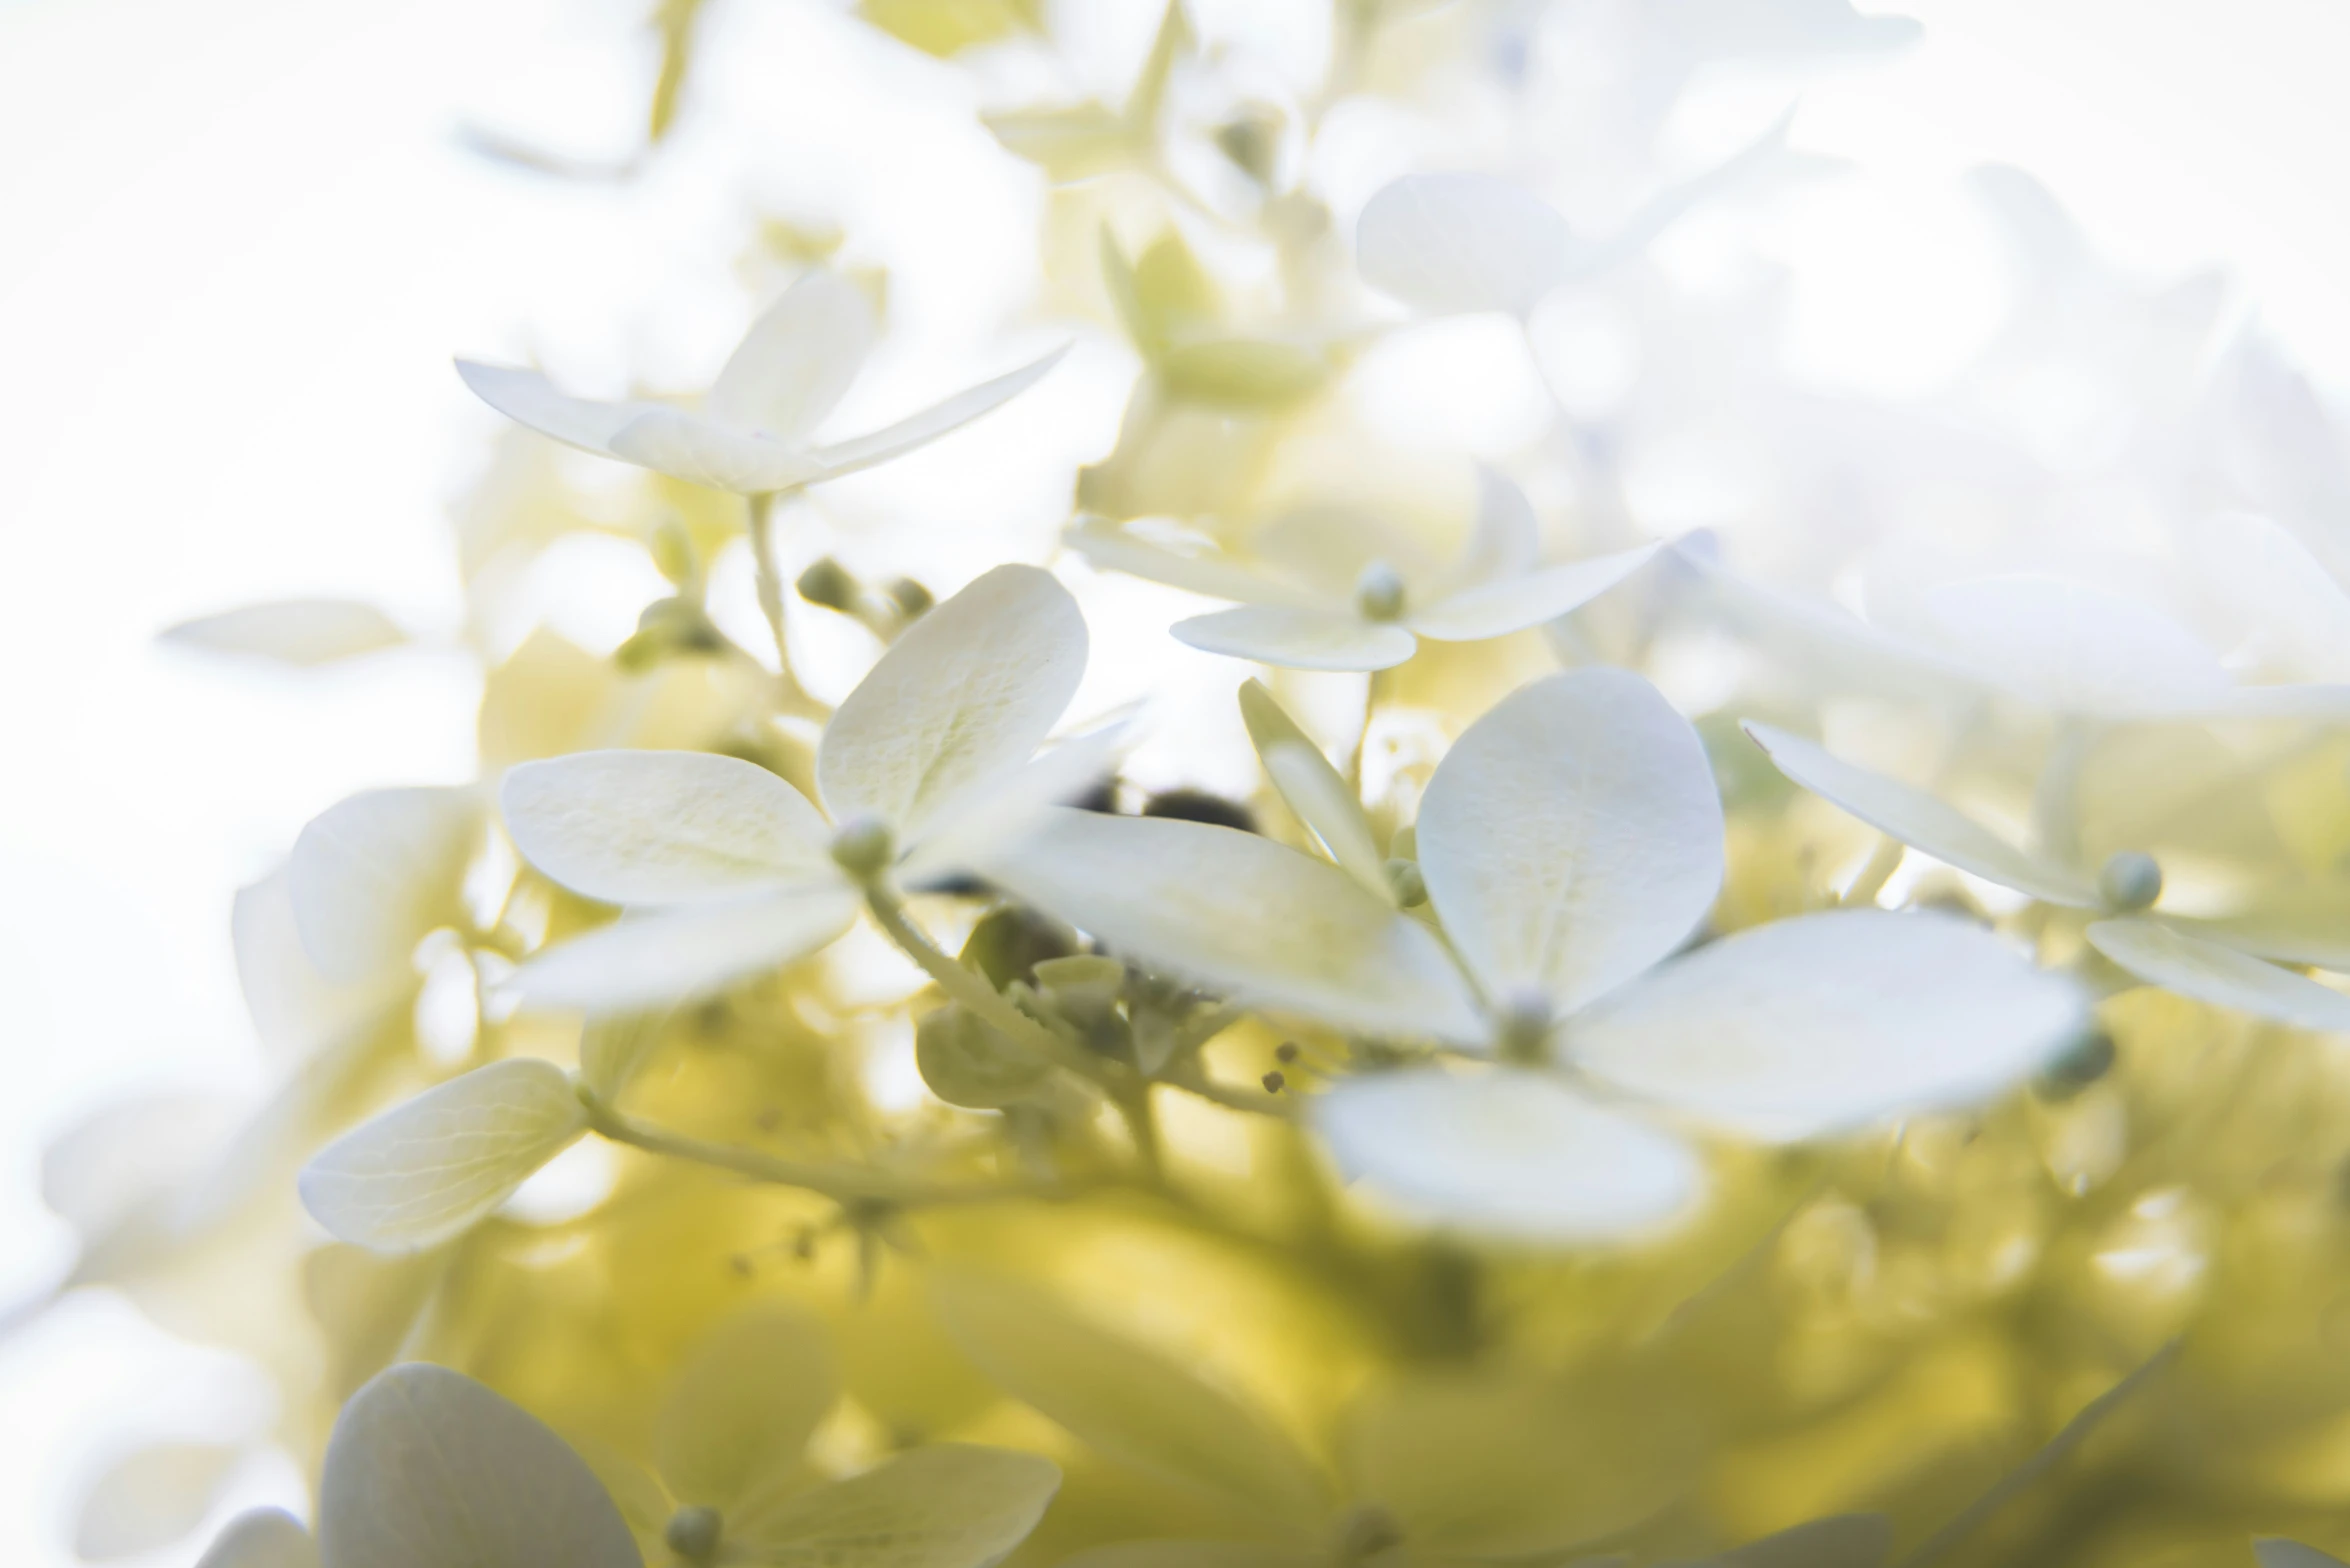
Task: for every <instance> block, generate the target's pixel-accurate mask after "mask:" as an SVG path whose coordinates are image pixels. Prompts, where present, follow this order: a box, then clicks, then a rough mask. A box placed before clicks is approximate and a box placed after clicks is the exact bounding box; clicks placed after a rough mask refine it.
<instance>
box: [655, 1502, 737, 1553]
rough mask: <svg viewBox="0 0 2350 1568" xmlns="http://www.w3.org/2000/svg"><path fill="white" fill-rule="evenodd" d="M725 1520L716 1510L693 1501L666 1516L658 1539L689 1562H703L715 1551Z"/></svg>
mask: <svg viewBox="0 0 2350 1568" xmlns="http://www.w3.org/2000/svg"><path fill="white" fill-rule="evenodd" d="M723 1523H724V1521H723V1520H721V1519H720V1518H719V1515H718V1510H717V1509H715V1508H706V1507H703V1506H702V1505H700V1504H698V1503H697V1504H695V1505H694V1506H692V1507H690V1508H680V1509H679V1510H678V1511H677V1512H676V1513H674V1514H671V1515H670V1516H669V1525H668V1527H667V1528H666V1529H664V1530H663V1531H662V1532H661V1539H662V1541H663V1542H664V1543H666V1544H667V1546H668V1547H669V1549H670V1550H671V1551H673V1552H675V1553H676V1554H677V1555H678V1556H680V1557H682V1558H684V1559H685V1560H686V1561H687V1562H689V1563H706V1562H709V1561H710V1560H711V1559H712V1558H714V1557H716V1556H717V1555H718V1536H719V1531H720V1528H721V1526H722V1525H723Z"/></svg>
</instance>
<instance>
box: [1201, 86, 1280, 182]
mask: <svg viewBox="0 0 2350 1568" xmlns="http://www.w3.org/2000/svg"><path fill="white" fill-rule="evenodd" d="M1216 146H1217V147H1218V148H1219V149H1220V150H1221V151H1222V152H1223V154H1224V156H1225V157H1227V158H1230V159H1231V160H1232V162H1233V164H1234V165H1235V166H1236V167H1237V168H1239V169H1240V170H1241V172H1242V173H1244V174H1246V175H1247V176H1248V177H1249V178H1250V179H1252V180H1255V181H1256V182H1257V183H1258V184H1259V185H1270V184H1272V183H1273V171H1274V169H1275V167H1276V166H1277V164H1278V163H1279V161H1280V156H1281V111H1280V110H1278V109H1276V108H1274V107H1273V106H1272V105H1270V104H1261V103H1252V104H1249V105H1247V106H1246V107H1244V108H1243V109H1242V110H1241V111H1240V113H1238V114H1237V115H1235V116H1233V117H1232V118H1231V119H1229V120H1227V121H1225V122H1224V123H1223V124H1222V125H1219V126H1217V127H1216Z"/></svg>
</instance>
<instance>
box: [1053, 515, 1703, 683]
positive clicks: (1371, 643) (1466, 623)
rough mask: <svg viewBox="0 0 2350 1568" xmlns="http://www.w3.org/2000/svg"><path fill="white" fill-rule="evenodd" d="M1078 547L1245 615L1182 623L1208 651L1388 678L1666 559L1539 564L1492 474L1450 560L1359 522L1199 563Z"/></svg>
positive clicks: (1119, 540)
mask: <svg viewBox="0 0 2350 1568" xmlns="http://www.w3.org/2000/svg"><path fill="white" fill-rule="evenodd" d="M1069 543H1070V544H1071V545H1072V546H1073V547H1074V548H1075V549H1076V550H1077V551H1078V552H1079V553H1080V554H1082V555H1084V556H1085V557H1086V559H1087V560H1089V561H1091V562H1092V563H1093V564H1094V565H1096V566H1100V567H1106V568H1110V569H1113V570H1116V571H1122V572H1127V573H1130V574H1131V575H1133V576H1136V577H1146V578H1149V579H1151V580H1152V581H1154V582H1163V583H1166V584H1168V585H1170V586H1172V587H1176V588H1183V589H1188V590H1190V591H1191V592H1194V593H1204V594H1210V595H1213V596H1215V597H1217V598H1222V599H1235V600H1238V601H1240V603H1239V607H1238V608H1236V609H1230V610H1219V611H1216V612H1215V613H1213V614H1210V615H1197V616H1193V617H1192V618H1191V619H1189V620H1185V621H1178V622H1177V623H1176V624H1175V627H1174V632H1175V635H1176V637H1178V638H1179V639H1181V640H1182V641H1184V642H1186V643H1189V644H1190V645H1191V646H1192V647H1194V648H1200V649H1204V650H1206V651H1207V652H1209V653H1222V654H1230V655H1232V656H1233V657H1236V658H1242V659H1254V660H1255V661H1256V662H1258V663H1259V664H1271V665H1278V666H1281V667H1283V668H1287V669H1297V670H1384V669H1388V668H1391V667H1392V666H1394V665H1398V664H1401V663H1403V662H1404V661H1405V660H1406V659H1409V658H1410V657H1411V656H1412V654H1413V653H1414V652H1415V651H1416V650H1417V649H1418V647H1419V639H1420V638H1422V637H1430V638H1434V639H1435V640H1436V641H1438V642H1482V641H1484V640H1485V639H1487V638H1490V637H1502V636H1506V635H1508V634H1509V633H1511V632H1518V631H1524V630H1526V629H1527V628H1528V627H1531V626H1539V625H1541V624H1542V623H1543V622H1545V621H1552V620H1556V619H1557V618H1558V617H1560V616H1562V615H1565V614H1567V613H1568V612H1569V611H1571V610H1574V609H1577V608H1579V607H1581V606H1582V605H1584V604H1586V603H1588V602H1590V601H1591V600H1593V599H1595V598H1597V597H1598V596H1599V595H1601V594H1603V593H1605V592H1607V591H1608V590H1609V589H1610V588H1613V587H1614V586H1615V585H1616V584H1617V583H1619V582H1621V581H1623V580H1624V579H1625V578H1626V577H1628V576H1630V575H1631V574H1632V573H1633V572H1634V571H1636V570H1638V569H1639V568H1640V567H1641V566H1642V565H1643V564H1645V563H1646V562H1647V560H1648V558H1649V557H1650V556H1651V555H1653V554H1655V553H1656V550H1657V546H1655V545H1640V546H1637V547H1635V548H1633V549H1629V550H1619V551H1616V552H1615V553H1613V554H1610V555H1601V556H1594V557H1592V558H1591V559H1589V560H1584V561H1567V562H1563V563H1560V564H1556V565H1551V566H1541V565H1538V564H1536V563H1537V556H1538V553H1539V546H1540V541H1539V538H1538V525H1537V524H1536V522H1535V518H1534V511H1533V508H1532V507H1531V506H1529V505H1528V504H1527V502H1526V497H1525V493H1524V492H1523V491H1521V490H1520V489H1519V488H1518V487H1517V486H1516V485H1515V484H1513V483H1511V482H1510V480H1508V479H1507V478H1505V477H1504V476H1502V475H1501V474H1498V473H1495V472H1493V471H1492V470H1490V469H1488V470H1485V471H1483V472H1482V473H1481V474H1480V476H1479V489H1478V507H1477V519H1476V524H1475V527H1474V528H1473V529H1472V531H1471V533H1470V537H1469V541H1468V544H1467V546H1466V547H1465V548H1464V549H1463V550H1462V552H1461V554H1460V556H1459V557H1458V558H1457V559H1456V560H1454V561H1452V562H1451V563H1449V564H1438V563H1435V562H1432V561H1428V560H1425V559H1423V558H1422V557H1421V556H1420V554H1419V552H1417V551H1416V550H1414V549H1413V548H1411V547H1410V546H1408V545H1406V544H1405V543H1404V542H1403V541H1401V540H1398V539H1393V538H1389V537H1387V536H1386V535H1385V533H1384V532H1383V531H1382V530H1380V529H1379V528H1378V527H1376V526H1375V525H1373V524H1371V523H1369V522H1367V521H1365V520H1363V519H1361V518H1357V517H1354V516H1352V515H1349V514H1343V513H1334V512H1329V511H1309V512H1300V513H1294V514H1292V515H1291V516H1289V517H1287V518H1284V519H1283V520H1281V521H1280V522H1278V523H1275V524H1273V525H1272V526H1271V527H1269V528H1267V529H1266V530H1264V532H1263V533H1262V534H1261V535H1260V536H1259V538H1258V540H1257V541H1256V558H1255V559H1254V560H1251V561H1249V562H1246V563H1243V562H1239V561H1234V560H1229V559H1216V558H1207V557H1189V556H1184V555H1179V554H1177V553H1176V552H1174V551H1172V550H1168V549H1164V548H1161V547H1159V546H1157V545H1154V544H1150V543H1148V542H1146V541H1144V540H1141V539H1139V538H1137V537H1135V536H1134V535H1132V534H1130V533H1127V532H1125V531H1123V530H1120V529H1116V528H1109V527H1102V526H1083V527H1080V528H1078V529H1076V530H1073V531H1072V532H1071V534H1070V536H1069Z"/></svg>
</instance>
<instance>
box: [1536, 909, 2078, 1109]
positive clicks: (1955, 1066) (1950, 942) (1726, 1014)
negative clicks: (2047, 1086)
mask: <svg viewBox="0 0 2350 1568" xmlns="http://www.w3.org/2000/svg"><path fill="white" fill-rule="evenodd" d="M2086 1021H2087V1010H2086V1005H2085V998H2084V997H2083V995H2082V994H2081V992H2080V990H2079V989H2078V988H2077V987H2075V986H2074V985H2073V984H2072V983H2071V982H2069V981H2067V980H2065V979H2063V978H2061V977H2059V976H2057V975H2053V974H2049V973H2047V972H2045V971H2042V970H2038V969H2035V968H2033V967H2032V966H2031V965H2030V964H2029V963H2027V962H2026V961H2025V960H2023V959H2022V958H2019V957H2018V956H2017V955H2016V954H2015V953H2014V952H2012V951H2011V950H2010V949H2009V948H2008V946H2007V944H2006V943H2005V942H2003V941H2001V940H2000V939H1999V938H1998V937H1996V936H1994V935H1993V934H1992V933H1990V932H1989V931H1986V930H1984V929H1983V928H1981V927H1980V926H1976V925H1973V924H1971V923H1969V922H1967V921H1964V920H1960V919H1957V918H1955V917H1952V916H1947V915H1935V914H1893V913H1890V912H1888V911H1884V910H1869V909H1856V910H1839V911H1835V912H1832V913H1828V914H1819V915H1803V916H1800V917H1798V918H1796V919H1793V920H1781V921H1778V922H1776V923H1774V924H1771V925H1767V926H1759V927H1756V928H1755V929H1753V930H1750V931H1742V932H1740V933H1738V934H1737V935H1735V936H1731V937H1726V938H1724V939H1723V940H1722V941H1719V942H1715V943H1712V944H1710V945H1708V946H1706V947H1702V948H1699V949H1698V950H1697V951H1696V952H1694V953H1691V954H1690V955H1688V956H1687V957H1685V958H1681V959H1677V960H1675V961H1674V962H1673V963H1670V964H1667V965H1665V966H1664V967H1663V968H1662V969H1659V970H1658V971H1656V972H1655V973H1654V974H1652V975H1650V976H1648V977H1647V978H1646V979H1644V980H1642V981H1640V982H1638V983H1637V984H1634V985H1631V986H1628V987H1626V988H1625V989H1624V990H1622V991H1620V992H1618V993H1616V995H1614V996H1613V997H1610V998H1609V999H1607V1000H1606V1001H1605V1002H1602V1003H1601V1004H1599V1005H1598V1006H1597V1007H1595V1008H1593V1009H1592V1010H1591V1011H1590V1012H1589V1013H1588V1014H1586V1015H1584V1016H1583V1017H1580V1018H1577V1019H1575V1020H1574V1021H1573V1022H1572V1023H1571V1024H1570V1025H1569V1026H1568V1033H1567V1053H1568V1056H1569V1057H1570V1058H1571V1059H1572V1060H1574V1061H1575V1062H1577V1063H1579V1064H1580V1065H1581V1066H1582V1067H1583V1069H1584V1070H1585V1071H1587V1072H1589V1073H1590V1074H1592V1075H1593V1076H1594V1077H1596V1078H1599V1079H1602V1080H1604V1081H1606V1082H1608V1083H1610V1084H1613V1085H1616V1086H1617V1087H1619V1088H1622V1089H1625V1090H1627V1091H1629V1092H1631V1093H1633V1094H1637V1095H1640V1096H1643V1097H1644V1098H1647V1099H1649V1100H1652V1101H1655V1102H1657V1103H1659V1104H1662V1105H1668V1106H1672V1107H1675V1108H1677V1109H1679V1110H1683V1111H1686V1112H1688V1113H1690V1114H1691V1115H1694V1116H1697V1117H1700V1118H1703V1119H1704V1120H1706V1121H1709V1122H1712V1123H1714V1124H1716V1125H1718V1126H1722V1127H1725V1128H1728V1129H1730V1130H1731V1131H1734V1132H1738V1133H1742V1134H1745V1135H1747V1136H1749V1137H1755V1138H1767V1139H1777V1140H1794V1139H1800V1138H1808V1137H1814V1136H1817V1135H1820V1134H1825V1133H1831V1132H1836V1131H1840V1130H1843V1129H1847V1128H1852V1127H1856V1126H1860V1125H1864V1124H1866V1123H1868V1122H1871V1121H1874V1120H1876V1119H1878V1118H1880V1117H1885V1116H1894V1115H1901V1114H1905V1113H1908V1112H1914V1111H1925V1110H1933V1109H1938V1108H1942V1107H1949V1106H1962V1105H1969V1104H1974V1103H1976V1102H1979V1101H1982V1100H1985V1099H1988V1098H1991V1097H1992V1096H1994V1095H1996V1094H1998V1093H1999V1092H2000V1091H2002V1090H2003V1089H2005V1088H2007V1087H2008V1086H2010V1085H2011V1084H2014V1083H2016V1082H2018V1081H2019V1080H2021V1079H2022V1078H2024V1077H2026V1076H2028V1075H2029V1074H2031V1073H2033V1072H2035V1071H2037V1070H2038V1069H2039V1068H2040V1067H2042V1066H2044V1065H2045V1064H2046V1063H2047V1062H2048V1060H2049V1059H2050V1058H2051V1057H2053V1056H2055V1055H2056V1054H2057V1053H2059V1052H2060V1051H2062V1050H2064V1049H2065V1048H2066V1047H2067V1046H2069V1045H2070V1044H2071V1043H2072V1042H2073V1041H2074V1040H2075V1039H2076V1038H2077V1037H2078V1036H2079V1033H2080V1031H2081V1029H2082V1028H2083V1027H2084V1026H2085V1024H2086Z"/></svg>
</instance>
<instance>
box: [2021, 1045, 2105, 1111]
mask: <svg viewBox="0 0 2350 1568" xmlns="http://www.w3.org/2000/svg"><path fill="white" fill-rule="evenodd" d="M2114 1054H2115V1053H2114V1046H2113V1036H2112V1035H2109V1034H2107V1033H2106V1032H2105V1031H2104V1030H2102V1029H2092V1030H2090V1031H2088V1032H2087V1033H2085V1034H2083V1035H2082V1036H2081V1037H2080V1038H2079V1039H2078V1040H2076V1041H2074V1042H2073V1043H2072V1045H2070V1046H2069V1047H2067V1048H2066V1050H2065V1052H2064V1054H2063V1055H2061V1056H2059V1057H2057V1058H2056V1059H2055V1060H2054V1061H2052V1062H2050V1063H2049V1064H2048V1065H2047V1066H2046V1067H2044V1068H2042V1069H2041V1071H2040V1078H2039V1081H2038V1082H2037V1083H2036V1084H2035V1085H2034V1087H2035V1088H2037V1089H2038V1090H2039V1092H2040V1097H2041V1098H2042V1099H2044V1100H2056V1101H2063V1100H2069V1099H2071V1098H2072V1097H2073V1096H2074V1095H2076V1094H2078V1093H2080V1092H2081V1091H2082V1090H2083V1089H2086V1088H2087V1087H2089V1085H2091V1084H2093V1083H2095V1082H2096V1081H2097V1080H2098V1079H2100V1078H2102V1077H2104V1076H2105V1075H2106V1074H2107V1073H2109V1072H2111V1071H2112V1070H2113V1061H2114Z"/></svg>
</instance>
